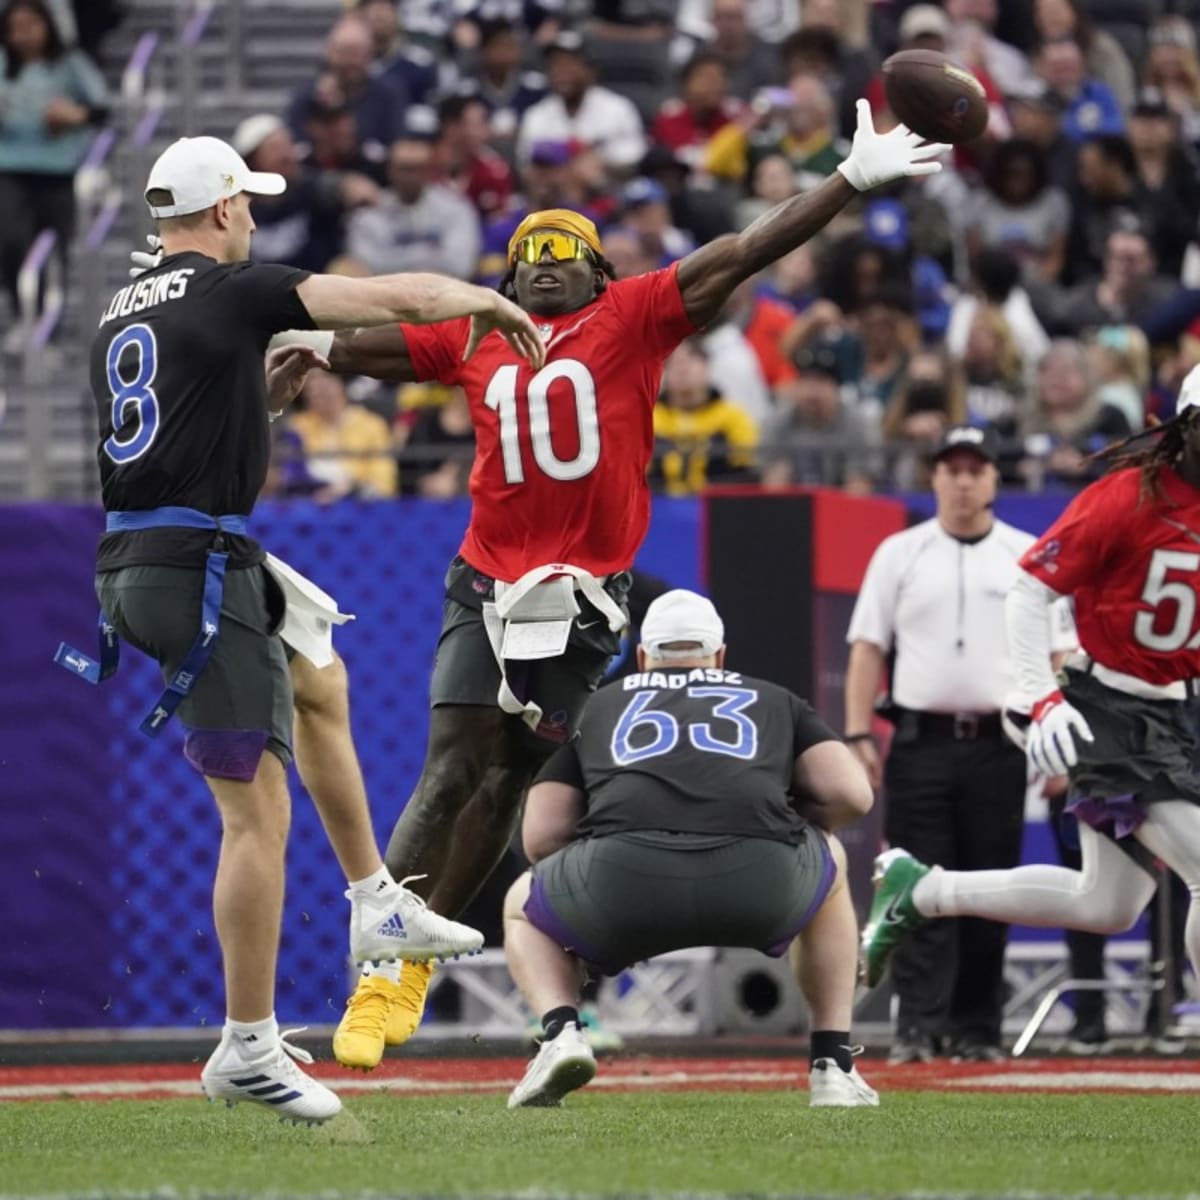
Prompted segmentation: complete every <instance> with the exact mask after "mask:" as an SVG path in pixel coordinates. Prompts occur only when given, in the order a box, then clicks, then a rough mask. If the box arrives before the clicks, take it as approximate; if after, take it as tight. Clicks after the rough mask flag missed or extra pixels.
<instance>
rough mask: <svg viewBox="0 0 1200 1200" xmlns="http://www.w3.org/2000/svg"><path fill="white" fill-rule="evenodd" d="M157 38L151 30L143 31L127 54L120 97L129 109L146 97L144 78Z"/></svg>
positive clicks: (145, 78)
mask: <svg viewBox="0 0 1200 1200" xmlns="http://www.w3.org/2000/svg"><path fill="white" fill-rule="evenodd" d="M159 40H160V39H159V36H158V34H157V33H154V32H153V31H150V32H148V33H143V34H142V36H141V37H140V38H138V40H137V44H136V45H135V46H134V48H133V53H132V54H130V56H129V62H128V63H127V64H126V65H125V70H124V71H122V72H121V99H122V101H123V102H124V103H125V105H126V106H127V107H128V108H130V109H134V108H137V107H138V106H139V105H140V104H141V103H142V102H143V100H144V99H145V97H146V80H147V78H148V77H149V74H150V64H151V61H152V60H153V58H154V55H155V52H156V51H157V50H158V45H159Z"/></svg>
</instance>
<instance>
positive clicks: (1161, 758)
mask: <svg viewBox="0 0 1200 1200" xmlns="http://www.w3.org/2000/svg"><path fill="white" fill-rule="evenodd" d="M1147 439H1153V440H1152V441H1151V443H1150V444H1149V445H1147V446H1144V447H1143V448H1141V449H1138V448H1137V444H1138V443H1139V442H1144V441H1145V440H1147ZM1105 456H1106V457H1108V458H1109V459H1110V460H1111V461H1112V464H1113V470H1112V471H1111V472H1110V473H1109V474H1108V475H1106V476H1104V477H1103V478H1102V479H1099V480H1097V481H1096V482H1095V483H1093V484H1091V485H1090V486H1089V487H1087V488H1085V489H1084V490H1083V491H1082V492H1080V493H1079V495H1078V496H1076V497H1075V499H1074V500H1073V501H1072V502H1071V504H1070V505H1069V506H1068V507H1067V509H1066V511H1065V512H1064V513H1063V514H1062V516H1061V517H1060V518H1059V519H1058V520H1057V521H1056V522H1055V523H1054V524H1053V525H1052V526H1051V527H1050V529H1048V530H1047V531H1046V533H1045V534H1043V535H1042V537H1041V538H1040V539H1039V540H1038V541H1037V542H1036V543H1035V544H1034V545H1033V546H1031V547H1030V549H1029V550H1028V551H1027V552H1026V554H1025V556H1024V558H1023V559H1022V560H1021V566H1022V568H1023V573H1022V575H1021V576H1020V577H1019V578H1018V581H1017V583H1016V584H1015V585H1014V587H1013V589H1012V591H1011V592H1010V593H1009V596H1008V601H1007V607H1006V620H1007V625H1008V642H1009V646H1010V648H1011V653H1012V654H1013V656H1014V659H1015V662H1016V667H1017V672H1018V679H1019V683H1020V687H1021V691H1022V693H1023V695H1024V697H1025V699H1026V701H1027V703H1028V705H1029V714H1030V719H1029V724H1028V728H1027V731H1026V734H1025V746H1026V753H1027V754H1028V756H1029V760H1030V761H1031V762H1032V763H1033V765H1034V766H1035V767H1036V768H1037V769H1038V770H1039V771H1041V772H1043V773H1044V774H1045V775H1063V774H1067V775H1069V778H1070V791H1069V793H1068V796H1069V799H1068V804H1067V808H1068V811H1073V812H1074V813H1075V815H1076V816H1077V817H1078V818H1079V833H1080V849H1081V852H1082V857H1083V867H1082V870H1080V871H1071V870H1067V869H1066V868H1064V867H1053V866H1027V867H1018V868H1016V869H1015V870H1011V871H943V870H941V869H940V868H938V867H936V866H934V867H929V866H926V865H925V864H923V863H918V862H917V861H916V859H914V858H912V857H911V856H909V855H908V854H907V853H905V851H904V850H903V848H900V847H896V848H893V849H891V850H888V851H887V852H885V853H884V854H882V855H880V857H879V859H878V860H877V862H876V894H875V900H874V903H873V904H872V907H871V914H870V918H869V920H868V923H867V925H866V928H865V929H864V930H863V958H864V967H865V973H866V978H867V982H868V983H869V984H872V985H874V984H875V983H877V982H878V981H879V979H880V978H881V977H882V975H883V972H884V970H885V968H886V965H887V962H888V959H889V957H890V955H891V952H892V950H893V949H895V947H896V945H897V944H898V942H899V941H900V940H901V938H903V937H904V935H905V934H906V933H907V932H908V931H909V930H911V929H913V928H915V927H916V926H917V925H919V924H920V923H921V922H923V921H925V920H927V919H929V918H931V917H950V916H956V917H957V916H970V917H984V918H989V919H991V920H995V921H1006V922H1014V923H1019V924H1022V925H1041V926H1050V927H1065V928H1068V929H1084V930H1092V931H1095V932H1097V933H1118V932H1120V931H1122V930H1125V929H1128V928H1129V927H1130V926H1131V925H1132V924H1133V923H1134V922H1135V921H1136V920H1137V918H1138V916H1139V915H1140V914H1141V912H1142V911H1143V909H1145V907H1146V904H1147V903H1148V902H1149V900H1150V898H1151V896H1152V895H1153V894H1154V889H1155V883H1156V879H1155V875H1154V873H1153V871H1152V867H1151V862H1152V860H1153V859H1154V858H1157V859H1159V860H1161V861H1162V862H1164V863H1166V865H1167V866H1168V867H1170V868H1171V870H1173V871H1174V872H1176V874H1178V875H1179V876H1180V878H1181V879H1183V881H1184V883H1185V884H1186V885H1187V887H1188V890H1189V891H1190V892H1191V896H1192V901H1191V908H1190V911H1189V914H1188V919H1187V925H1186V929H1185V935H1184V936H1185V942H1186V945H1187V952H1188V957H1189V958H1190V959H1191V962H1192V967H1193V969H1194V970H1197V971H1200V777H1198V776H1197V775H1196V774H1195V773H1194V770H1193V761H1194V760H1195V757H1196V754H1197V751H1198V750H1200V743H1198V739H1197V730H1196V725H1195V717H1196V707H1195V705H1196V696H1197V694H1198V692H1200V622H1198V620H1197V615H1198V614H1197V592H1198V590H1200V583H1198V581H1200V367H1197V368H1194V369H1193V370H1192V372H1191V373H1190V374H1189V375H1188V376H1187V378H1186V379H1185V380H1184V382H1183V387H1182V389H1181V390H1180V394H1179V400H1178V404H1177V407H1176V416H1175V418H1174V419H1173V420H1171V421H1169V422H1167V423H1166V424H1165V425H1163V426H1159V427H1158V428H1155V429H1151V430H1147V431H1145V432H1143V433H1140V434H1136V435H1134V436H1133V437H1131V438H1126V439H1125V440H1124V441H1122V442H1119V443H1117V444H1116V445H1115V446H1113V447H1110V448H1109V450H1107V451H1105ZM1062 596H1070V597H1072V598H1073V600H1074V605H1075V623H1076V625H1077V627H1078V631H1079V641H1080V644H1081V646H1082V647H1083V652H1084V653H1083V655H1082V656H1081V658H1080V659H1079V660H1078V661H1076V662H1075V663H1074V665H1069V666H1068V667H1067V669H1066V672H1065V676H1060V680H1056V679H1055V678H1054V676H1053V675H1051V673H1050V669H1049V667H1048V665H1047V664H1048V663H1049V662H1050V654H1049V633H1048V630H1049V624H1048V618H1047V613H1048V610H1049V607H1050V605H1051V604H1052V603H1053V602H1054V601H1055V600H1057V599H1059V598H1060V597H1062Z"/></svg>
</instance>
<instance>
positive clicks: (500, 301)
mask: <svg viewBox="0 0 1200 1200" xmlns="http://www.w3.org/2000/svg"><path fill="white" fill-rule="evenodd" d="M296 295H297V296H299V297H300V300H301V302H302V303H303V305H304V307H305V308H306V309H307V310H308V314H309V316H310V317H312V319H313V323H314V324H315V325H316V326H317V328H318V329H355V328H356V327H358V326H364V325H387V324H389V323H391V322H394V321H409V322H411V323H412V324H416V325H432V324H434V323H435V322H437V321H448V320H451V319H453V318H454V317H470V318H471V332H470V336H469V337H468V339H467V348H466V352H465V354H464V355H463V357H464V358H470V357H471V355H472V354H473V353H474V352H475V349H476V347H477V346H478V345H479V343H480V342H481V341H482V340H483V338H485V337H486V336H487V335H488V334H489V333H491V332H492V331H493V330H498V331H499V332H500V334H501V335H502V336H503V337H504V338H505V340H506V341H507V342H508V343H509V345H510V346H512V348H513V349H514V350H515V351H516V352H517V353H518V354H519V355H521V357H522V358H525V359H528V361H529V363H530V364H531V365H532V367H533V369H534V370H535V371H536V370H539V369H540V368H541V366H542V364H543V363H544V362H545V361H546V349H545V347H544V346H543V345H542V339H541V335H540V334H539V333H538V331H537V326H535V325H534V323H533V321H532V320H530V318H529V314H528V313H525V312H522V310H521V309H519V308H518V307H517V306H516V305H515V304H513V303H512V301H511V300H506V299H505V298H504V297H503V296H501V295H500V294H499V293H498V292H493V291H490V290H489V289H487V288H482V287H477V286H476V285H475V284H473V283H463V282H462V280H460V279H451V278H449V277H448V276H445V275H431V274H421V273H413V274H407V275H378V276H375V277H373V278H370V279H350V278H347V277H346V276H343V275H310V276H309V277H308V278H307V279H306V280H305V281H304V282H303V283H302V284H300V286H299V287H297V288H296Z"/></svg>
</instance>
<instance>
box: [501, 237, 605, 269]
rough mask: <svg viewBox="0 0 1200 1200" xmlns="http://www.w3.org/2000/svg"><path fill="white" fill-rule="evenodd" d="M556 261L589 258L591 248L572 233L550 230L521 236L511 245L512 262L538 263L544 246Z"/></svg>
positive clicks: (544, 250)
mask: <svg viewBox="0 0 1200 1200" xmlns="http://www.w3.org/2000/svg"><path fill="white" fill-rule="evenodd" d="M547 246H549V247H550V254H551V256H552V257H553V258H554V259H555V260H556V261H557V262H570V261H571V260H573V259H589V258H591V257H592V248H591V246H589V245H588V244H587V242H585V241H584V240H583V238H579V237H576V236H575V235H574V234H573V233H556V232H554V231H551V230H547V231H543V232H539V233H531V234H529V235H528V236H527V237H523V238H522V239H521V240H520V241H519V242H518V243H517V244H516V245H515V246H514V247H513V262H523V263H539V262H541V261H542V255H543V254H545V252H546V247H547Z"/></svg>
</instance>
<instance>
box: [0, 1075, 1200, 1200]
mask: <svg viewBox="0 0 1200 1200" xmlns="http://www.w3.org/2000/svg"><path fill="white" fill-rule="evenodd" d="M519 1067H520V1063H519V1062H518V1061H516V1060H505V1059H491V1060H482V1061H477V1062H471V1061H458V1062H439V1061H425V1062H403V1061H399V1062H396V1063H393V1064H390V1065H389V1067H388V1068H387V1069H388V1070H389V1072H390V1075H389V1077H386V1078H379V1077H376V1076H371V1077H361V1076H353V1077H352V1076H347V1075H345V1074H344V1073H336V1074H335V1073H334V1072H333V1071H332V1070H331V1069H330V1068H328V1067H325V1068H322V1069H321V1070H320V1072H319V1073H320V1074H322V1075H323V1076H330V1077H331V1078H335V1079H337V1081H338V1085H339V1086H340V1087H341V1090H342V1094H343V1098H344V1099H345V1100H346V1102H347V1111H346V1112H345V1113H344V1114H343V1115H342V1116H341V1117H339V1118H338V1119H337V1120H336V1121H334V1122H331V1123H330V1124H329V1125H327V1126H325V1127H324V1128H320V1129H308V1128H296V1127H293V1126H285V1125H282V1124H280V1123H279V1122H278V1121H277V1120H276V1119H275V1117H274V1116H273V1115H272V1114H271V1113H269V1112H265V1111H263V1110H261V1109H251V1108H249V1107H242V1108H238V1109H236V1110H233V1111H230V1110H228V1109H225V1108H223V1107H218V1106H214V1105H209V1104H207V1103H205V1102H204V1101H203V1100H202V1099H196V1098H194V1097H195V1096H196V1091H197V1087H198V1085H197V1082H196V1076H197V1073H198V1066H197V1065H191V1064H189V1065H186V1066H177V1067H169V1066H146V1067H130V1068H111V1067H106V1068H83V1067H75V1068H68V1067H60V1068H52V1069H47V1068H6V1069H3V1070H0V1194H3V1195H48V1194H62V1193H74V1194H83V1193H88V1194H92V1195H96V1194H99V1193H104V1194H113V1193H141V1194H148V1193H157V1194H159V1195H162V1194H164V1193H167V1194H175V1195H179V1196H187V1195H196V1196H199V1195H252V1194H262V1193H265V1192H269V1193H274V1194H276V1195H283V1196H317V1195H320V1196H323V1197H327V1198H329V1200H336V1198H337V1197H339V1196H349V1195H354V1194H362V1193H366V1192H371V1193H376V1194H384V1193H390V1194H393V1195H395V1194H412V1195H429V1196H432V1195H440V1196H447V1195H485V1194H491V1195H510V1194H521V1195H523V1196H526V1197H532V1196H546V1195H572V1196H581V1195H605V1196H635V1195H636V1196H647V1195H654V1196H674V1197H679V1196H682V1195H688V1194H703V1195H705V1196H717V1195H738V1196H747V1195H763V1194H774V1195H780V1194H789V1195H797V1194H803V1195H810V1196H842V1195H870V1196H896V1195H900V1194H903V1193H913V1192H920V1193H923V1194H925V1195H926V1196H928V1195H930V1194H934V1193H936V1194H942V1195H951V1194H952V1195H963V1194H976V1195H990V1196H995V1195H1017V1194H1019V1195H1021V1196H1022V1197H1029V1196H1031V1195H1058V1196H1065V1195H1070V1196H1083V1195H1088V1196H1096V1195H1111V1196H1116V1195H1120V1196H1151V1195H1154V1196H1184V1195H1188V1194H1192V1195H1195V1194H1197V1193H1200V1152H1198V1151H1197V1149H1196V1142H1197V1137H1196V1131H1197V1129H1200V1115H1198V1106H1200V1095H1198V1093H1200V1063H1195V1062H1190V1061H1189V1062H1167V1063H1164V1062H1161V1061H1158V1062H1153V1061H1140V1060H1132V1059H1122V1060H1102V1061H1095V1062H1090V1063H1086V1064H1078V1063H1075V1062H1064V1061H1061V1060H1060V1061H1047V1060H1041V1061H1028V1062H1027V1061H1024V1060H1022V1061H1020V1062H1016V1063H1009V1064H1004V1065H1003V1066H1000V1067H997V1066H993V1065H986V1066H971V1067H951V1066H947V1065H944V1064H943V1065H937V1064H935V1065H934V1066H933V1067H918V1068H901V1069H888V1068H886V1067H884V1066H882V1065H879V1064H872V1063H867V1064H866V1065H865V1067H864V1073H865V1074H866V1075H867V1077H868V1079H869V1080H871V1081H872V1082H873V1083H874V1084H876V1086H878V1087H879V1089H880V1091H881V1093H882V1094H883V1105H882V1107H881V1108H879V1109H877V1110H868V1109H853V1110H821V1109H816V1110H814V1109H810V1108H808V1106H807V1095H806V1093H805V1091H804V1082H803V1081H804V1078H805V1074H806V1068H805V1064H804V1063H803V1062H802V1061H799V1060H796V1059H787V1060H782V1061H780V1060H771V1059H747V1060H721V1059H712V1060H695V1059H679V1060H670V1059H640V1058H637V1057H628V1056H627V1057H622V1058H621V1059H618V1060H616V1061H615V1062H613V1063H611V1064H606V1065H604V1066H603V1067H602V1070H601V1074H600V1075H599V1076H598V1078H597V1084H600V1085H601V1086H597V1085H596V1084H593V1085H592V1087H590V1088H588V1089H586V1090H585V1091H583V1092H580V1093H579V1094H578V1095H577V1096H573V1097H571V1098H570V1099H569V1100H568V1103H567V1105H566V1106H565V1107H564V1108H562V1109H560V1110H547V1109H543V1110H522V1111H518V1112H509V1111H507V1110H506V1109H505V1107H504V1104H503V1097H504V1094H505V1091H506V1089H507V1085H508V1084H509V1083H511V1081H512V1079H513V1078H514V1077H515V1074H516V1073H519ZM381 1085H383V1086H384V1087H385V1088H386V1090H381ZM50 1096H53V1097H56V1098H39V1097H50ZM113 1097H121V1098H113ZM143 1097H144V1098H143ZM5 1101H7V1102H5Z"/></svg>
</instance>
